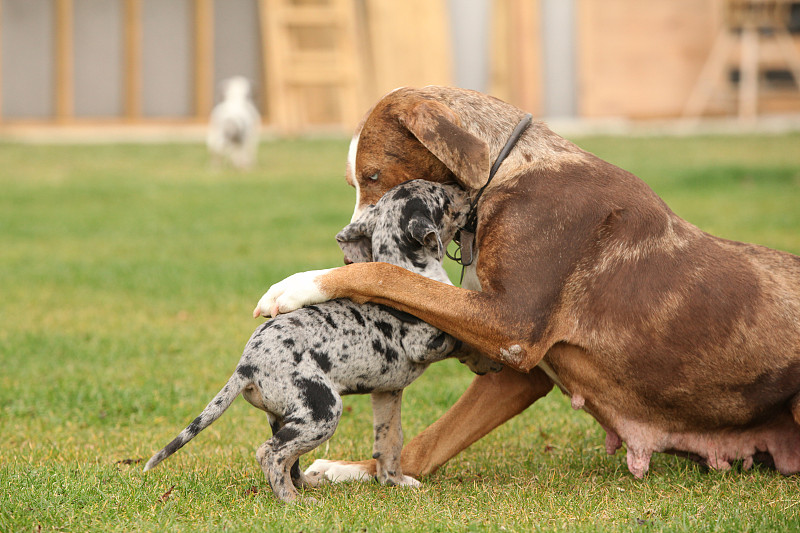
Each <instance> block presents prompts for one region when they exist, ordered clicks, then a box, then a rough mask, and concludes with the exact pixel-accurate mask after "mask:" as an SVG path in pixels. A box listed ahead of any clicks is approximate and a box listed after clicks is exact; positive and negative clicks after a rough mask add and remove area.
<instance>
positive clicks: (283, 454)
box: [144, 180, 500, 502]
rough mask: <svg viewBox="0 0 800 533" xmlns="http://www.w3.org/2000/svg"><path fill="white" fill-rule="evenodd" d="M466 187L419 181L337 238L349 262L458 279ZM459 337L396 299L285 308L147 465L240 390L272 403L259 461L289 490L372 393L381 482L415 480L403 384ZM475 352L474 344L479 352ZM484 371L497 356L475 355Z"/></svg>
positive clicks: (468, 359) (285, 495)
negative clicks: (406, 459) (353, 403)
mask: <svg viewBox="0 0 800 533" xmlns="http://www.w3.org/2000/svg"><path fill="white" fill-rule="evenodd" d="M465 203H466V202H465V197H464V193H463V192H462V190H461V189H460V188H458V187H457V186H454V185H444V186H443V185H439V184H434V183H431V182H427V181H422V180H417V181H409V182H406V183H404V184H401V185H399V186H397V187H396V188H395V189H394V190H392V191H391V192H390V193H388V194H386V195H385V196H384V197H383V198H382V199H381V200H380V202H378V203H377V205H375V206H374V207H369V208H367V209H365V210H364V212H363V213H362V214H361V215H360V216H359V217H358V218H357V220H355V221H354V222H353V223H351V224H350V225H348V226H347V227H345V228H344V229H343V230H342V231H341V232H340V233H339V235H337V237H336V238H337V240H338V241H339V244H340V246H341V248H342V250H343V251H344V252H345V256H346V257H347V258H348V260H349V261H353V262H364V261H373V260H374V261H385V262H390V263H393V264H395V265H399V266H402V267H404V268H407V269H409V270H413V271H415V272H419V273H422V274H424V275H426V276H428V277H430V278H432V279H435V280H438V281H441V282H444V283H449V280H448V278H447V274H446V273H445V271H444V269H443V268H442V255H443V253H444V250H445V247H446V245H447V243H448V242H449V241H450V239H452V237H453V234H454V233H455V231H456V229H457V228H458V227H459V226H461V225H462V224H463V222H464V216H465V212H466V208H465ZM459 344H460V343H459V342H458V341H456V340H455V339H454V338H453V337H451V336H449V335H447V334H445V333H443V332H441V331H439V330H438V329H436V328H434V327H433V326H430V325H428V324H427V323H425V322H422V321H421V320H419V319H417V318H415V317H413V316H411V315H407V314H404V313H401V312H399V311H396V310H393V309H391V308H388V307H383V306H380V305H375V304H363V305H358V304H355V303H353V302H351V301H350V300H333V301H330V302H326V303H323V304H320V305H316V306H310V307H305V308H303V309H299V310H297V311H295V312H294V313H290V314H286V315H280V316H278V317H276V318H275V319H273V320H270V321H269V322H265V323H264V324H263V325H262V326H261V327H259V328H258V329H257V330H256V331H255V333H253V336H252V337H251V338H250V341H249V342H248V343H247V346H246V347H245V349H244V353H243V354H242V358H241V360H240V361H239V365H238V366H237V368H236V371H235V372H234V374H233V376H231V378H230V379H229V380H228V383H227V384H226V385H225V386H224V387H223V389H222V390H221V391H220V392H219V394H217V396H216V397H215V398H214V399H213V400H212V401H211V403H209V404H208V406H207V407H206V408H205V410H204V411H203V412H202V413H201V414H200V416H198V417H197V418H196V419H195V420H194V421H193V422H192V423H191V424H189V426H188V427H187V428H186V429H184V430H183V431H182V432H181V433H180V434H179V435H178V436H177V437H176V438H175V439H174V440H173V441H172V442H170V443H169V444H168V445H167V446H166V447H165V448H164V449H163V450H161V451H160V452H158V453H157V454H155V455H154V456H153V457H152V458H151V459H150V460H149V461H148V462H147V465H146V466H145V467H144V469H145V471H147V470H150V469H151V468H153V467H154V466H156V465H157V464H158V463H160V462H161V461H163V460H164V459H165V458H167V457H169V456H170V455H172V454H173V453H174V452H176V451H177V450H178V449H180V448H181V447H182V446H183V445H184V444H186V443H187V442H189V441H190V440H191V439H192V438H194V437H195V436H196V435H197V434H198V433H199V432H200V431H202V430H203V429H205V428H206V427H208V426H209V425H210V424H211V423H212V422H214V421H215V420H216V419H217V418H219V417H220V416H221V415H222V413H223V412H224V411H225V409H227V408H228V406H229V405H230V404H231V403H232V402H233V400H234V399H235V398H236V397H237V396H238V395H239V394H240V393H241V394H243V396H244V397H245V399H246V400H247V401H248V402H250V403H251V404H253V405H254V406H255V407H258V408H259V409H262V410H263V411H266V413H267V416H268V418H269V421H270V425H271V426H272V431H273V436H272V438H270V439H269V440H268V441H266V442H265V443H264V444H263V445H262V446H261V447H260V448H259V449H258V451H257V452H256V457H257V459H258V461H259V463H260V464H261V468H262V469H263V470H264V474H265V475H266V476H267V478H268V479H269V482H270V485H271V486H272V490H273V491H274V492H275V494H276V495H277V496H278V498H280V499H282V500H284V501H287V502H291V501H293V500H294V499H295V498H297V496H298V492H297V490H296V488H295V487H298V488H299V487H303V486H314V485H316V484H317V483H318V482H319V477H320V476H316V477H315V476H313V475H310V476H309V475H306V474H304V473H302V472H301V471H300V468H299V461H298V459H299V457H300V456H301V455H302V454H304V453H307V452H309V451H311V450H313V449H314V448H316V447H317V446H319V445H320V444H322V443H323V442H325V441H326V440H328V439H329V438H330V437H331V436H332V435H333V433H334V431H335V430H336V426H337V424H338V423H339V418H340V417H341V414H342V399H341V396H342V395H345V394H365V393H370V394H371V395H372V408H373V418H374V432H375V442H374V446H373V452H374V453H373V457H374V458H375V459H376V460H377V465H378V466H377V478H378V480H379V481H380V482H381V483H384V484H387V485H416V484H418V482H417V481H416V480H415V479H413V478H410V477H408V476H404V475H403V474H402V472H401V468H400V450H401V448H402V441H403V434H402V428H401V425H400V400H401V396H402V391H403V388H405V387H407V386H408V385H409V384H410V383H411V382H412V381H414V380H415V379H416V378H417V377H419V376H420V375H421V374H422V372H423V371H424V370H425V369H426V368H427V366H428V365H429V364H430V363H433V362H435V361H440V360H442V359H445V358H447V357H454V356H457V353H456V348H457V346H458V345H459ZM470 352H471V350H470ZM464 357H465V359H464V360H463V361H462V362H464V363H466V364H468V365H469V366H470V368H471V369H472V370H473V371H474V372H476V373H484V372H487V371H498V370H499V369H500V367H499V365H497V363H493V362H492V361H490V360H489V359H485V358H482V357H480V356H477V357H476V356H472V355H469V356H467V355H464Z"/></svg>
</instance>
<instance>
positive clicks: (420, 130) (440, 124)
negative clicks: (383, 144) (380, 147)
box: [399, 100, 491, 189]
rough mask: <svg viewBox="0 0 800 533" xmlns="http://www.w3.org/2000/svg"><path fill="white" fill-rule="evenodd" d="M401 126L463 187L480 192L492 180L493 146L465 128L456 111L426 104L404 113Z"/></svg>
mask: <svg viewBox="0 0 800 533" xmlns="http://www.w3.org/2000/svg"><path fill="white" fill-rule="evenodd" d="M399 120H400V123H401V124H403V125H404V126H405V127H406V128H407V129H408V131H410V132H411V133H412V134H413V135H414V136H415V137H416V138H417V140H419V142H421V143H422V145H423V146H425V148H427V149H428V150H429V151H430V152H431V153H432V154H433V155H434V156H436V158H437V159H439V161H441V162H442V163H444V165H445V166H446V167H447V168H448V169H450V171H451V172H452V173H453V174H455V176H456V179H457V180H458V182H459V183H460V184H461V186H462V187H465V188H467V189H479V188H481V187H482V186H483V184H484V183H486V180H487V179H488V177H489V169H490V168H491V163H490V161H489V146H488V145H487V144H486V143H485V142H483V141H482V140H481V139H479V138H478V137H476V136H474V135H472V134H471V133H469V132H468V131H467V130H465V129H464V128H462V127H461V123H460V120H459V119H458V116H457V115H456V114H455V112H453V110H452V109H450V108H449V107H447V106H446V105H444V104H441V103H439V102H436V101H433V100H423V101H421V102H419V103H417V104H414V105H413V106H412V107H411V108H410V109H408V110H406V111H405V112H403V113H401V114H400V116H399Z"/></svg>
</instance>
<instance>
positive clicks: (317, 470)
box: [305, 459, 372, 485]
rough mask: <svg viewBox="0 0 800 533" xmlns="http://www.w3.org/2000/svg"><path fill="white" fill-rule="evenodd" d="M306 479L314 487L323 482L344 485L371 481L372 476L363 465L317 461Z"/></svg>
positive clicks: (308, 470) (307, 472)
mask: <svg viewBox="0 0 800 533" xmlns="http://www.w3.org/2000/svg"><path fill="white" fill-rule="evenodd" d="M305 475H306V478H307V479H308V481H310V482H311V483H312V484H313V485H319V484H320V483H321V482H322V481H330V482H331V483H343V482H346V481H371V480H372V475H371V474H370V473H369V472H368V471H367V470H366V469H365V468H364V467H363V466H361V465H354V464H348V463H343V462H340V461H328V460H327V459H317V460H316V461H314V462H313V463H311V466H309V467H308V468H307V469H306V471H305Z"/></svg>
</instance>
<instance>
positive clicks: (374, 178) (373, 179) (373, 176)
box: [369, 172, 380, 181]
mask: <svg viewBox="0 0 800 533" xmlns="http://www.w3.org/2000/svg"><path fill="white" fill-rule="evenodd" d="M379 174H380V172H376V173H375V174H373V175H372V176H370V177H369V180H370V181H378V175H379Z"/></svg>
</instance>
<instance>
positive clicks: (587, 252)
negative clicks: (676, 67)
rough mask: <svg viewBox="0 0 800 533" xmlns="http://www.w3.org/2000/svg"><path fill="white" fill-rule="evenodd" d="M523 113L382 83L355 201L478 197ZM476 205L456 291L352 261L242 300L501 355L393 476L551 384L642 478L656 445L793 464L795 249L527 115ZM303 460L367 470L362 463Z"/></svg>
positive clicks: (368, 124) (363, 136)
mask: <svg viewBox="0 0 800 533" xmlns="http://www.w3.org/2000/svg"><path fill="white" fill-rule="evenodd" d="M523 115H524V113H523V112H522V111H520V110H519V109H517V108H515V107H513V106H511V105H509V104H506V103H504V102H502V101H500V100H497V99H495V98H491V97H489V96H486V95H483V94H480V93H476V92H471V91H466V90H461V89H453V88H444V87H427V88H424V89H408V88H404V89H399V90H396V91H394V92H392V93H390V94H388V95H387V96H385V97H384V98H383V99H381V100H380V101H379V102H378V103H377V105H376V106H375V107H374V108H373V109H372V110H370V112H368V113H367V115H366V117H365V119H364V120H363V122H362V124H361V125H360V126H359V128H358V129H357V131H356V134H355V136H354V138H353V142H352V144H351V149H350V157H349V161H348V166H347V181H348V182H349V183H350V184H351V185H353V186H355V188H356V192H357V202H356V212H358V211H359V210H361V209H363V208H364V206H367V205H370V204H374V203H375V202H376V201H377V199H378V198H380V196H381V195H382V194H383V193H385V192H386V191H387V190H388V189H390V188H391V187H393V186H395V185H397V184H399V183H401V182H403V181H406V180H409V179H415V178H423V179H427V180H432V181H437V182H446V181H452V180H455V181H457V182H458V183H460V184H461V185H462V186H463V187H464V188H465V189H467V190H468V191H471V193H472V194H473V196H474V194H475V193H476V191H478V190H479V189H480V188H481V187H482V186H483V185H484V184H485V183H486V181H487V177H488V175H489V169H490V165H491V164H492V162H493V161H494V159H495V158H496V157H497V154H498V153H499V152H500V150H501V148H502V147H503V145H504V144H505V142H506V140H507V138H508V137H509V135H510V133H511V131H512V130H513V129H514V127H515V125H517V124H518V122H519V121H520V119H521V118H522V117H523ZM478 216H479V217H478V226H477V235H476V240H475V251H476V253H477V260H476V261H475V262H474V263H473V264H472V266H470V267H469V268H467V270H466V275H465V278H464V283H463V285H464V287H465V288H458V287H453V286H448V285H445V284H443V283H439V282H435V281H432V280H430V279H426V278H424V277H422V276H419V275H416V274H413V273H411V272H408V271H406V270H403V269H401V268H399V267H395V266H392V265H388V264H382V263H359V264H352V265H347V266H344V267H339V268H333V269H329V270H322V271H314V272H305V273H301V274H295V275H294V276H291V277H289V278H287V279H286V280H284V281H282V282H280V283H278V284H277V285H275V286H273V287H272V288H271V289H270V291H269V292H268V293H267V294H265V295H264V297H263V298H262V299H261V301H260V302H259V305H258V306H257V307H256V310H255V314H256V315H259V314H264V315H267V314H271V315H273V316H274V315H275V314H276V313H278V312H281V313H284V312H288V311H291V310H293V309H297V308H299V307H301V306H303V305H307V304H310V303H316V302H320V301H324V300H328V299H332V298H350V299H352V300H354V301H356V302H377V303H382V304H386V305H389V306H391V307H394V308H397V309H399V310H401V311H405V312H408V313H411V314H413V315H416V316H418V317H419V318H422V319H423V320H425V321H427V322H429V323H430V324H432V325H434V326H436V327H437V328H440V329H442V330H444V331H446V332H447V333H450V334H452V335H453V336H455V337H456V338H458V339H461V340H463V341H465V342H466V343H468V344H470V345H472V346H473V347H475V348H476V349H478V350H480V351H481V352H483V353H484V354H486V355H488V356H489V357H491V358H492V359H495V360H497V361H499V362H501V363H503V364H505V365H506V367H507V368H506V369H504V370H503V371H502V372H500V373H498V374H489V375H486V376H480V377H477V378H475V380H474V382H473V383H472V385H471V386H470V387H469V389H468V390H467V391H466V392H465V393H464V395H463V396H462V397H461V399H460V400H459V401H458V402H457V403H456V404H455V405H454V406H453V407H452V408H451V409H450V410H449V411H448V412H447V413H446V414H445V415H444V416H443V417H442V418H441V419H440V420H438V421H437V422H435V423H434V424H433V425H432V426H430V427H429V428H428V429H426V430H425V431H424V432H422V433H421V434H420V435H419V436H417V437H416V438H414V439H413V440H412V441H410V442H409V443H408V445H407V446H406V447H405V449H404V450H403V456H402V468H403V471H404V472H405V473H406V474H409V475H414V476H417V475H420V474H426V473H430V472H433V471H434V470H436V469H437V468H438V467H439V466H441V465H442V464H443V463H444V462H445V461H447V460H448V459H449V458H451V457H453V456H454V455H455V454H456V453H458V452H459V451H461V450H463V449H464V448H466V447H467V446H469V445H470V444H471V443H472V442H474V441H476V440H477V439H479V438H480V437H482V436H483V435H485V434H486V433H488V432H489V431H491V430H492V429H493V428H495V427H497V426H498V425H500V424H502V423H503V422H505V421H506V420H508V419H509V418H511V417H513V416H514V415H516V414H518V413H520V412H521V411H522V410H524V409H525V408H526V407H528V406H529V405H530V404H531V403H533V402H534V401H535V400H537V399H538V398H540V397H542V396H543V395H545V394H546V393H547V392H548V391H549V390H550V389H551V388H552V385H553V383H555V384H556V385H557V386H558V387H559V388H561V390H563V391H564V392H565V393H566V394H567V395H569V396H570V397H571V398H572V406H573V407H574V408H576V409H584V410H585V411H586V412H588V413H589V414H591V415H592V416H593V417H594V418H595V419H597V421H598V422H599V423H600V424H601V425H602V427H603V428H604V429H605V430H606V433H607V437H606V450H607V451H608V452H609V453H614V452H615V451H616V450H617V449H618V448H620V447H621V445H622V443H623V442H624V443H625V444H626V445H627V461H628V468H629V469H630V471H631V472H632V473H633V475H634V476H636V477H641V476H643V475H644V474H645V473H646V472H647V470H648V467H649V464H650V458H651V455H652V453H653V452H671V453H677V454H681V455H687V456H689V457H691V458H694V459H696V460H698V461H701V462H703V463H705V464H707V465H708V466H710V467H711V468H714V469H726V468H729V467H730V463H731V461H733V460H743V461H744V466H745V468H748V467H749V466H751V465H752V464H753V461H754V460H756V461H763V462H767V463H770V464H773V465H774V466H775V468H776V469H777V470H778V471H780V472H782V473H784V474H790V473H794V472H797V471H798V470H800V425H798V424H800V257H797V256H794V255H791V254H788V253H784V252H779V251H775V250H770V249H768V248H764V247H761V246H756V245H752V244H742V243H738V242H732V241H727V240H724V239H720V238H717V237H714V236H712V235H709V234H707V233H704V232H702V231H700V230H699V229H698V228H696V227H695V226H693V225H692V224H690V223H688V222H686V221H685V220H682V219H681V218H679V217H678V216H677V215H675V213H673V212H672V211H671V210H670V209H669V208H668V207H667V205H666V204H665V203H664V202H663V201H662V200H661V199H660V198H659V197H658V196H657V195H656V194H655V193H654V192H653V191H652V190H651V189H650V188H649V187H648V186H647V185H646V184H645V183H644V182H642V181H641V180H640V179H638V178H637V177H636V176H634V175H632V174H630V173H628V172H626V171H624V170H622V169H620V168H617V167H615V166H614V165H612V164H609V163H607V162H605V161H603V160H601V159H599V158H597V157H596V156H594V155H592V154H590V153H587V152H585V151H583V150H581V149H580V148H578V147H577V146H575V145H573V144H572V143H570V142H568V141H566V140H565V139H563V138H561V137H559V136H558V135H556V134H555V133H553V132H552V131H550V130H549V129H548V128H547V127H546V126H545V125H543V124H541V123H535V122H534V123H533V124H532V125H531V126H530V127H528V128H527V130H526V131H525V132H524V134H523V136H522V137H521V138H520V139H519V142H518V143H517V145H516V146H515V147H514V148H513V150H512V151H511V153H510V155H509V156H508V158H507V159H506V160H505V162H504V163H503V164H502V166H501V167H500V170H499V172H498V173H497V175H496V177H495V178H494V180H493V181H492V182H491V184H490V185H489V187H487V189H486V191H485V193H484V194H483V196H482V197H481V199H480V202H479V204H478ZM309 471H310V472H312V473H313V472H316V473H318V474H322V473H325V475H327V476H329V477H338V476H342V472H350V473H349V474H345V475H344V476H343V477H352V476H353V475H356V476H357V475H359V473H366V474H367V475H369V474H372V473H373V472H374V462H371V461H365V462H362V463H350V464H344V463H336V462H324V463H321V464H320V463H317V464H315V465H313V466H312V468H310V469H309ZM353 471H355V472H356V474H353V473H352V472H353Z"/></svg>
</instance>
